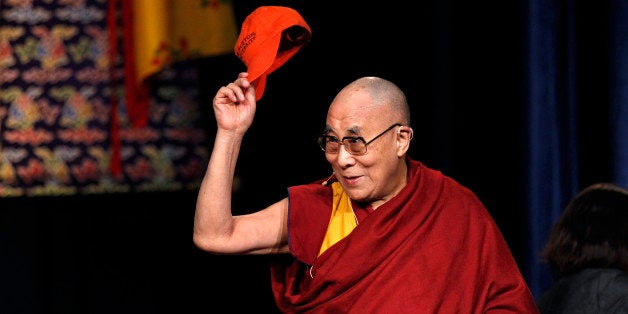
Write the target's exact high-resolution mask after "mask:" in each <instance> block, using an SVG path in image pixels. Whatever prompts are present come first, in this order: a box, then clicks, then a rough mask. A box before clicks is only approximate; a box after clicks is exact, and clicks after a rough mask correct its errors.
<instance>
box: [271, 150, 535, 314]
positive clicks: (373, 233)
mask: <svg viewBox="0 0 628 314" xmlns="http://www.w3.org/2000/svg"><path fill="white" fill-rule="evenodd" d="M408 165H409V177H408V185H407V186H406V187H404V189H403V190H401V192H400V193H399V194H398V195H397V196H395V197H394V198H393V199H391V200H390V201H388V202H386V203H385V204H383V205H382V206H380V207H378V208H377V210H375V211H374V212H373V213H371V214H370V215H369V216H368V217H366V218H365V219H362V220H360V223H359V225H358V226H357V227H356V228H355V229H354V230H353V231H352V232H351V233H350V234H349V235H348V236H347V237H345V238H344V239H342V240H340V241H339V242H337V243H336V244H334V245H333V246H331V247H330V248H329V249H327V250H326V251H325V252H323V254H321V255H320V256H319V257H317V256H316V255H317V254H318V252H319V249H320V246H321V241H322V239H323V237H324V235H325V231H326V228H327V225H328V222H329V218H330V213H331V206H332V205H331V203H332V188H331V187H330V186H323V185H322V184H321V182H322V180H320V181H317V182H314V183H311V184H307V185H300V186H294V187H291V188H290V189H289V199H290V209H289V218H288V231H289V245H290V250H291V252H292V255H282V256H277V257H276V259H275V260H274V262H273V264H272V266H271V280H272V289H273V294H274V296H275V300H276V303H277V305H278V307H279V308H280V309H281V310H282V311H284V312H288V313H293V312H310V313H317V312H318V313H322V312H325V313H329V312H333V313H486V312H490V313H500V312H501V313H505V312H512V313H538V308H537V307H536V304H535V301H534V298H533V296H532V294H531V293H530V290H529V289H528V287H527V285H526V283H525V281H524V279H523V277H522V275H521V273H520V271H519V269H518V267H517V265H516V263H515V260H514V258H513V257H512V255H511V253H510V250H509V248H508V246H507V244H506V242H505V240H504V238H503V236H502V234H501V233H500V231H499V229H498V228H497V225H496V224H495V223H494V221H493V219H492V218H491V216H490V214H489V213H488V211H487V210H486V208H485V207H484V205H483V204H482V203H481V202H480V200H479V199H478V198H477V197H476V196H475V195H474V194H473V193H472V192H471V191H470V190H468V189H467V188H465V187H463V186H461V185H460V184H458V183H457V182H456V181H454V180H452V179H451V178H449V177H447V176H444V175H443V174H442V173H441V172H439V171H436V170H432V169H430V168H428V167H426V166H425V165H423V164H421V163H419V162H417V161H414V160H411V159H408ZM353 204H354V206H355V205H356V203H355V202H354V203H353ZM310 267H311V268H310Z"/></svg>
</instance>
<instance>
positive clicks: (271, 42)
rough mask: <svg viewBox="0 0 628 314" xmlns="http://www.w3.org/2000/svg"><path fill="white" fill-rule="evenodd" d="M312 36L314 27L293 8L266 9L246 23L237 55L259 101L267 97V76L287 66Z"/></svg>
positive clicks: (249, 16)
mask: <svg viewBox="0 0 628 314" xmlns="http://www.w3.org/2000/svg"><path fill="white" fill-rule="evenodd" d="M311 36H312V31H311V29H310V26H309V25H307V23H306V22H305V20H303V17H301V15H300V14H299V13H298V12H297V11H296V10H294V9H292V8H288V7H283V6H262V7H258V8H257V9H255V10H254V11H253V12H252V13H251V14H249V15H248V16H247V17H246V19H244V22H243V23H242V29H241V30H240V35H239V36H238V40H237V41H236V44H235V47H234V51H235V54H236V56H238V58H240V59H241V60H242V61H243V62H244V64H245V65H246V67H247V72H249V81H250V82H251V83H252V84H253V86H255V95H256V97H255V98H256V100H259V99H260V98H262V95H263V94H264V89H265V87H266V76H268V74H270V73H272V72H273V71H275V70H276V69H278V68H279V67H280V66H282V65H283V64H284V63H286V61H288V59H290V58H291V57H292V56H293V55H294V54H295V53H297V51H299V49H301V47H302V46H303V45H304V44H306V43H307V42H308V41H309V40H310V37H311Z"/></svg>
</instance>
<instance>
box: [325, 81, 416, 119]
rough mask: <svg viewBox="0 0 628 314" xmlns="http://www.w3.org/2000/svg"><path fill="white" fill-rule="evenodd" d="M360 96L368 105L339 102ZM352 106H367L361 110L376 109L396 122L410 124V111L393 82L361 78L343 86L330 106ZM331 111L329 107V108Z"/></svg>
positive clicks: (404, 98)
mask: <svg viewBox="0 0 628 314" xmlns="http://www.w3.org/2000/svg"><path fill="white" fill-rule="evenodd" d="M358 95H361V96H362V97H366V98H368V99H369V100H370V101H369V102H368V103H353V102H351V101H349V102H347V101H341V100H346V99H352V98H356V96H358ZM352 103H353V104H354V105H355V106H367V107H368V108H363V109H377V110H378V111H382V110H383V111H385V112H386V113H387V116H393V117H394V118H395V119H396V120H397V121H399V122H401V123H404V124H405V125H409V124H410V109H409V107H408V101H407V99H406V95H405V94H404V92H403V91H402V90H401V89H400V88H399V87H398V86H397V85H396V84H395V83H393V82H391V81H388V80H385V79H383V78H380V77H375V76H365V77H361V78H359V79H357V80H355V81H353V82H351V83H349V84H348V85H347V86H345V87H344V88H343V89H342V90H341V91H340V92H339V93H338V95H337V96H336V98H335V99H334V102H332V106H334V105H336V104H343V105H347V104H352ZM330 109H331V107H330Z"/></svg>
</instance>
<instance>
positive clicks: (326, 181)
mask: <svg viewBox="0 0 628 314" xmlns="http://www.w3.org/2000/svg"><path fill="white" fill-rule="evenodd" d="M334 174H335V173H334V172H332V173H331V175H330V176H329V178H327V180H325V181H323V183H321V184H322V185H327V184H328V183H329V181H330V180H331V178H333V177H334Z"/></svg>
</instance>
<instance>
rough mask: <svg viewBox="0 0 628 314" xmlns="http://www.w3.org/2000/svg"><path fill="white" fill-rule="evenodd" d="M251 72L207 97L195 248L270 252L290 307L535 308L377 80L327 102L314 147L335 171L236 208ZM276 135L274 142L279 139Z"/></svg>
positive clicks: (251, 104) (486, 223)
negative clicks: (426, 160) (210, 123)
mask: <svg viewBox="0 0 628 314" xmlns="http://www.w3.org/2000/svg"><path fill="white" fill-rule="evenodd" d="M248 75H249V74H248V73H246V72H243V73H240V74H239V76H238V77H237V79H236V80H235V81H233V82H232V83H229V84H228V85H226V86H223V87H220V89H219V90H218V92H217V93H216V95H215V97H214V98H213V109H214V113H215V117H216V122H217V131H216V136H215V142H214V146H213V150H212V153H211V157H210V160H209V165H208V168H207V172H206V174H205V177H204V179H203V182H202V185H201V187H200V190H199V193H198V199H197V204H196V213H195V217H194V236H193V239H194V243H195V244H196V246H197V247H198V248H200V249H202V250H205V251H207V252H211V253H215V254H274V255H275V256H273V257H272V258H271V260H272V262H271V285H272V291H273V294H274V297H275V301H276V304H277V306H278V308H279V309H280V310H281V311H282V312H287V313H296V312H299V313H303V312H309V313H538V308H537V307H536V303H535V300H534V298H533V296H532V294H531V293H530V290H529V289H528V286H527V284H526V282H525V281H524V279H523V277H522V275H521V273H520V271H519V269H518V266H517V264H516V263H515V260H514V258H513V256H512V254H511V252H510V250H509V248H508V246H507V243H506V242H505V240H504V238H503V236H502V234H501V233H500V231H499V229H498V227H497V225H496V224H495V222H494V221H493V219H492V218H491V216H490V214H489V213H488V211H487V210H486V208H485V207H484V206H483V204H482V203H481V202H480V200H479V199H478V198H477V197H476V195H475V194H474V193H472V192H471V191H470V190H469V189H467V188H466V187H464V186H462V185H460V184H459V183H457V182H456V181H455V180H453V179H451V178H449V177H447V176H445V175H444V174H442V173H441V172H440V171H437V170H433V169H430V168H429V167H427V166H425V165H423V164H422V163H420V162H418V161H416V160H413V159H411V158H410V157H409V156H407V152H408V149H409V147H410V143H411V140H412V138H413V135H414V134H413V129H412V128H411V127H410V109H409V106H408V103H407V100H406V96H405V94H404V92H403V91H402V90H400V89H399V87H398V86H397V85H396V84H394V83H392V82H390V81H388V80H385V79H382V78H379V77H361V78H358V79H357V80H355V81H353V82H351V83H349V84H348V85H347V86H346V87H344V88H343V89H342V90H340V92H339V93H338V94H337V95H336V97H335V98H334V99H333V101H332V102H331V105H330V106H329V108H328V111H327V119H326V123H325V125H324V128H323V131H322V133H321V135H320V137H319V138H318V144H319V145H320V147H321V149H322V150H323V153H324V154H325V157H326V159H327V161H328V162H329V164H330V166H331V169H332V171H333V174H332V175H331V176H330V177H324V178H321V179H320V180H317V181H315V182H309V183H305V184H303V185H297V186H291V187H289V188H288V189H287V191H286V192H287V193H286V197H285V198H283V199H281V200H278V201H277V202H276V203H274V204H272V205H270V206H268V207H266V208H263V209H260V210H259V211H254V212H252V213H250V214H244V215H232V208H231V197H232V184H233V178H234V173H235V168H236V161H237V159H238V155H239V152H240V148H241V145H242V142H243V138H244V135H245V133H246V132H247V130H248V129H249V127H250V126H251V125H252V123H253V120H254V119H253V118H254V116H255V111H256V95H255V94H256V93H255V86H254V85H253V84H251V83H250V82H249V80H248V79H247V78H248ZM291 131H292V130H291ZM281 139H282V136H281V134H277V136H276V137H275V138H271V139H269V140H273V141H274V143H273V145H285V143H283V144H282V140H281ZM312 143H313V144H315V143H316V140H315V139H312ZM285 148H286V151H285V152H283V153H288V151H289V149H288V148H287V147H285ZM303 167H307V165H303ZM286 171H298V169H286Z"/></svg>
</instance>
